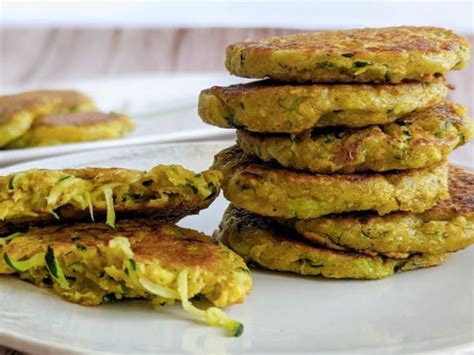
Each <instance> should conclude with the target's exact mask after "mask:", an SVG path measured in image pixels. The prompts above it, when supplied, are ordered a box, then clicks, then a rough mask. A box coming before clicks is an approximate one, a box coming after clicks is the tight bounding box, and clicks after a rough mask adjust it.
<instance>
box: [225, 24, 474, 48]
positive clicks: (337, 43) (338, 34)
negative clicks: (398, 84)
mask: <svg viewBox="0 0 474 355" xmlns="http://www.w3.org/2000/svg"><path fill="white" fill-rule="evenodd" d="M468 45H469V43H468V42H467V40H466V39H464V38H463V37H461V36H457V35H455V34H454V33H453V32H452V31H450V30H446V29H443V28H436V27H412V26H401V27H386V28H363V29H355V30H341V31H328V32H313V33H298V34H294V35H289V36H283V37H272V38H268V39H265V40H260V41H245V42H239V43H236V44H233V45H230V46H229V47H228V48H227V50H228V51H230V50H233V49H234V47H241V48H242V47H245V48H248V49H251V50H254V51H255V50H261V51H266V50H294V49H297V50H302V51H311V52H319V51H321V52H323V51H324V52H326V53H341V54H344V53H352V54H357V53H367V52H372V53H377V52H389V51H390V52H403V51H420V52H431V53H437V52H440V51H455V50H457V49H458V48H459V47H460V46H468Z"/></svg>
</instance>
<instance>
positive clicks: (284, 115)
mask: <svg viewBox="0 0 474 355" xmlns="http://www.w3.org/2000/svg"><path fill="white" fill-rule="evenodd" d="M447 93H448V88H447V86H446V84H445V83H444V81H443V80H436V81H434V82H431V83H420V82H410V83H402V84H399V85H388V84H379V85H367V84H357V85H347V84H334V85H330V84H325V85H324V84H316V85H289V84H282V83H275V82H272V81H269V80H264V81H259V82H253V83H249V84H240V85H231V86H228V87H219V86H214V87H212V88H210V89H207V90H204V91H202V92H201V94H200V96H199V115H200V116H201V118H202V119H203V120H204V121H205V122H207V123H209V124H212V125H215V126H218V127H223V128H231V127H235V128H244V129H246V130H249V131H252V132H264V133H265V132H267V133H300V132H302V131H306V130H309V129H311V128H314V127H327V126H347V127H364V126H368V125H371V124H385V123H390V122H393V121H395V120H396V119H398V118H400V117H401V116H403V115H406V114H408V113H410V112H412V111H414V110H420V109H424V108H428V107H430V106H433V105H436V104H438V103H440V102H442V101H443V100H444V99H445V98H446V95H447Z"/></svg>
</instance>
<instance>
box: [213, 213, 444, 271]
mask: <svg viewBox="0 0 474 355" xmlns="http://www.w3.org/2000/svg"><path fill="white" fill-rule="evenodd" d="M214 237H215V239H217V240H219V241H221V242H222V243H224V244H225V245H227V246H229V248H231V249H232V250H234V251H235V252H236V253H237V254H239V255H240V256H242V257H243V258H244V260H246V261H247V262H249V263H253V264H256V265H258V266H261V267H262V268H265V269H270V270H277V271H287V272H293V273H297V274H301V275H321V276H323V277H327V278H337V279H340V278H345V279H348V278H350V279H380V278H383V277H387V276H390V275H392V274H394V273H395V272H400V271H408V270H413V269H417V268H423V267H430V266H435V265H438V264H440V263H442V262H443V261H445V259H446V255H445V254H434V255H430V254H417V255H412V256H410V257H408V258H405V259H393V258H386V257H382V256H369V255H363V254H358V253H353V252H342V251H335V250H331V249H326V248H321V247H318V246H315V245H312V244H310V243H309V242H306V241H304V240H302V239H301V238H300V237H299V236H298V234H297V233H296V232H295V231H292V230H290V229H285V228H283V227H282V226H279V225H276V224H275V222H274V221H272V220H271V219H269V218H265V217H261V216H257V215H254V214H252V213H250V212H247V211H245V210H242V209H239V208H237V207H235V206H232V205H230V206H229V208H228V209H227V211H226V212H225V214H224V217H223V218H222V222H221V224H220V226H219V230H218V231H216V232H215V235H214Z"/></svg>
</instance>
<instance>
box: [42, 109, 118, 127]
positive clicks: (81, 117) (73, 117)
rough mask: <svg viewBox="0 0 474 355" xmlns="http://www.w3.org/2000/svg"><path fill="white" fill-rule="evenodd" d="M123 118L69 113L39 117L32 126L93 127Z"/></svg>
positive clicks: (100, 114) (90, 113) (99, 113)
mask: <svg viewBox="0 0 474 355" xmlns="http://www.w3.org/2000/svg"><path fill="white" fill-rule="evenodd" d="M121 117H123V116H122V115H119V114H115V113H102V112H71V113H60V114H53V115H48V116H44V117H41V118H39V119H37V120H36V121H35V123H34V124H33V126H50V127H51V126H55V127H62V126H76V127H81V126H93V125H96V124H100V123H103V122H108V121H113V120H116V119H119V118H121Z"/></svg>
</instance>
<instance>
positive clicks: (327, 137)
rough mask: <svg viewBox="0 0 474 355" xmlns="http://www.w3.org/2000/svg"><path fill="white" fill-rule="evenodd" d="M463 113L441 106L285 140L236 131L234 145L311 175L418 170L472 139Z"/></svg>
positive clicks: (458, 108)
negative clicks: (387, 121)
mask: <svg viewBox="0 0 474 355" xmlns="http://www.w3.org/2000/svg"><path fill="white" fill-rule="evenodd" d="M464 114H465V109H464V107H462V106H460V105H457V104H454V103H452V102H445V103H442V104H439V105H436V106H433V107H430V108H428V109H425V110H422V111H415V112H413V113H411V114H409V115H407V116H404V117H402V118H400V119H399V120H397V121H396V122H394V123H390V124H386V125H372V126H368V127H365V128H357V129H350V128H343V127H332V128H326V129H318V128H316V129H314V130H312V131H308V132H306V133H304V134H301V135H291V136H290V135H289V134H265V133H252V132H249V131H246V130H238V131H237V143H238V145H239V146H240V148H242V150H243V151H244V152H245V153H246V154H248V155H250V156H254V157H257V158H259V159H261V160H263V161H265V162H270V161H276V162H277V163H278V164H280V165H282V166H284V167H286V168H290V169H295V170H302V171H309V172H313V173H323V174H325V173H326V174H331V173H335V172H336V173H353V172H362V171H378V172H382V171H389V170H405V169H418V168H423V167H427V166H430V165H433V164H436V163H438V162H440V161H441V160H445V159H446V158H447V156H448V154H449V153H451V152H452V151H453V149H456V148H457V147H459V146H461V145H463V144H465V143H466V142H467V141H469V140H470V139H471V138H472V136H473V134H474V121H472V119H470V118H469V117H465V116H464Z"/></svg>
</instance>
